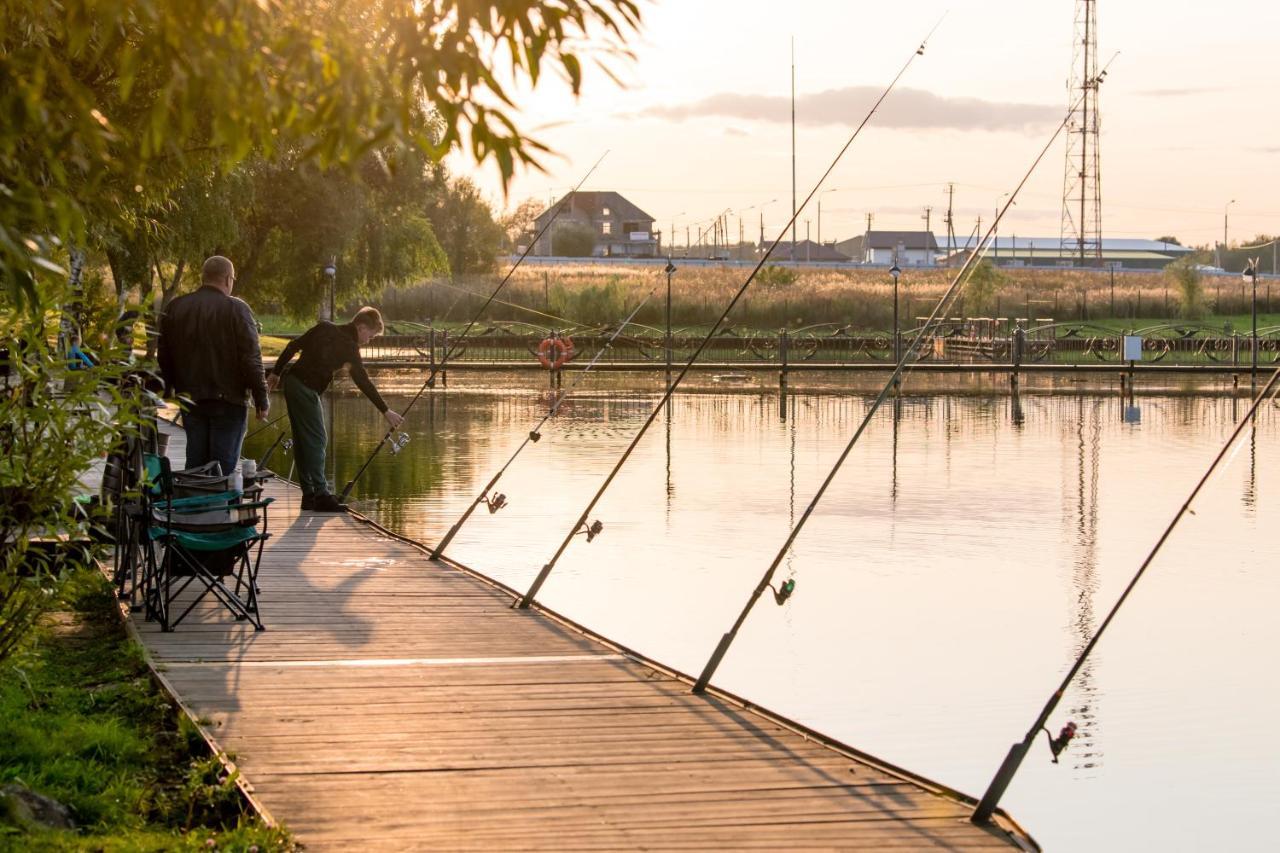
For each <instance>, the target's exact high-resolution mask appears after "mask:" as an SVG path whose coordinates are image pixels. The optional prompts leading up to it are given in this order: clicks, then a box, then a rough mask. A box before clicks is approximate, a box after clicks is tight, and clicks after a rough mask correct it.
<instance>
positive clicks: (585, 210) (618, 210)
mask: <svg viewBox="0 0 1280 853" xmlns="http://www.w3.org/2000/svg"><path fill="white" fill-rule="evenodd" d="M561 205H567V206H568V209H567V210H566V211H565V213H580V214H583V215H585V216H587V217H590V218H596V217H602V216H604V209H605V208H606V207H607V208H609V216H610V218H616V219H623V220H627V221H636V222H646V223H651V222H653V221H654V219H653V217H652V216H650V215H649V214H647V213H645V212H644V211H643V210H641V209H640V208H638V207H636V206H635V205H634V204H632V203H631V202H629V201H627V199H626V198H624V197H623V196H622V195H621V194H620V193H616V192H614V191H613V190H592V191H590V192H582V191H579V192H571V193H569V194H568V195H566V196H565V197H564V198H562V199H560V200H559V201H557V202H556V203H555V204H553V205H551V206H550V207H548V208H547V209H546V210H544V211H542V213H540V214H539V215H538V218H537V220H535V221H536V222H537V224H538V226H539V227H541V226H542V225H543V224H545V221H546V218H547V217H548V216H551V215H552V213H553V212H554V211H555V210H556V208H557V207H560V206H561ZM562 215H563V214H562Z"/></svg>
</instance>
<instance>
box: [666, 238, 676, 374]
mask: <svg viewBox="0 0 1280 853" xmlns="http://www.w3.org/2000/svg"><path fill="white" fill-rule="evenodd" d="M675 271H676V265H675V264H673V263H671V257H670V256H668V257H667V269H666V273H667V340H666V350H667V381H668V382H670V381H671V275H672V273H674V272H675Z"/></svg>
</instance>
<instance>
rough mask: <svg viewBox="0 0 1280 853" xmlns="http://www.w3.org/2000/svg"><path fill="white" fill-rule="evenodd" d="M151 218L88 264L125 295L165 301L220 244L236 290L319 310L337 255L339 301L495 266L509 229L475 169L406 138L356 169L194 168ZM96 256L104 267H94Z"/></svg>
mask: <svg viewBox="0 0 1280 853" xmlns="http://www.w3.org/2000/svg"><path fill="white" fill-rule="evenodd" d="M146 218H147V220H148V221H149V224H150V227H147V228H131V229H129V230H120V231H112V230H108V231H105V232H103V233H101V240H100V242H99V243H98V245H97V246H92V247H90V248H91V251H90V257H89V265H88V266H89V268H90V269H91V270H92V269H94V268H95V266H97V267H98V268H100V269H103V270H104V271H105V272H106V273H107V275H109V278H110V282H109V286H110V288H111V289H112V290H113V291H114V293H115V295H116V296H117V299H118V301H119V303H120V304H121V306H123V305H124V304H125V302H126V301H132V300H137V301H139V302H142V303H148V302H150V301H151V298H152V297H154V298H155V301H154V306H155V307H156V308H162V307H163V305H165V304H167V303H168V301H169V300H171V299H172V298H173V297H174V296H175V295H177V294H178V293H180V292H182V291H183V290H186V289H190V288H192V287H195V286H196V285H197V283H198V281H199V274H200V265H201V263H202V261H203V259H204V258H205V257H207V256H209V255H212V254H221V255H226V256H227V257H229V258H231V259H232V261H233V262H234V263H235V264H236V292H237V295H239V296H243V297H245V298H246V299H249V300H250V301H251V302H253V304H254V305H255V306H261V307H262V308H263V309H265V310H271V311H273V312H275V313H283V314H287V315H290V316H294V317H303V316H314V315H315V313H316V311H317V309H318V308H319V306H320V303H321V300H322V298H323V295H324V294H326V293H327V282H324V284H325V286H323V287H322V286H321V284H322V282H321V280H320V277H321V272H320V270H321V268H322V267H323V266H325V264H327V263H328V262H329V261H330V260H335V261H336V268H337V275H336V279H335V283H336V288H337V298H338V300H339V302H340V303H343V302H350V301H358V300H360V299H364V298H367V297H370V296H373V295H376V294H377V293H379V292H381V291H382V289H383V288H385V287H387V286H388V285H395V284H401V283H406V282H411V281H416V280H419V279H421V278H422V277H425V276H431V275H439V274H450V273H452V274H471V273H480V272H487V271H489V270H490V269H491V268H492V267H493V265H494V259H495V257H496V254H497V252H498V251H499V250H500V248H501V240H502V236H503V234H502V229H501V227H500V226H499V225H498V223H497V222H496V221H495V220H494V216H493V212H492V210H491V209H490V207H489V205H488V203H487V202H486V201H485V200H484V199H483V198H482V197H481V195H480V193H479V191H478V190H477V188H476V186H475V185H474V184H473V183H472V182H471V181H470V180H469V179H467V178H458V177H451V176H450V175H449V174H448V172H447V170H446V169H445V167H444V165H443V164H440V163H437V162H435V161H433V160H431V159H429V158H428V157H426V156H425V155H424V154H422V153H421V152H418V151H415V150H412V149H406V148H404V147H398V148H386V149H375V150H373V151H370V152H367V153H366V154H364V155H363V157H362V158H361V159H360V161H359V162H358V163H357V164H356V165H355V166H354V167H353V168H339V167H333V168H327V169H326V168H322V167H320V166H318V165H316V164H315V163H313V162H309V161H307V160H305V159H302V158H301V157H299V156H298V155H297V154H296V153H294V152H289V153H287V154H285V155H284V156H281V157H277V158H274V159H272V160H267V159H265V158H262V157H255V158H251V159H249V160H247V161H246V162H244V163H242V164H240V165H238V166H236V167H234V168H232V169H228V170H222V169H220V168H217V167H216V165H214V164H210V168H207V169H205V170H202V171H199V172H197V173H195V174H191V175H188V176H187V177H185V178H184V179H183V180H182V181H181V182H180V183H179V184H178V185H177V186H176V187H175V188H174V190H173V191H172V193H170V194H168V195H167V196H166V197H164V198H163V199H161V200H160V202H159V203H158V204H157V205H156V206H155V208H154V209H152V210H150V211H147V217H146ZM95 260H99V261H100V262H101V263H100V266H99V265H95V263H94V262H95Z"/></svg>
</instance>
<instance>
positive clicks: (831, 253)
mask: <svg viewBox="0 0 1280 853" xmlns="http://www.w3.org/2000/svg"><path fill="white" fill-rule="evenodd" d="M770 257H771V258H773V259H774V260H777V261H789V260H791V241H790V240H783V241H781V242H780V243H778V247H777V248H776V249H774V250H773V254H772V255H771V256H770ZM796 260H797V261H837V262H839V261H848V260H851V258H850V257H849V256H848V255H845V254H841V253H840V252H837V251H836V250H835V249H833V248H831V246H827V245H822V244H820V243H815V242H813V241H812V240H800V241H798V242H797V243H796Z"/></svg>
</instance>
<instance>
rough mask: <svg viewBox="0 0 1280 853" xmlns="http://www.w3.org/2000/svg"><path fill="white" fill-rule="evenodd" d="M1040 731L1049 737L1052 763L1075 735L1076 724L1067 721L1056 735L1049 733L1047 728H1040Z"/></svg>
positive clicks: (1056, 761)
mask: <svg viewBox="0 0 1280 853" xmlns="http://www.w3.org/2000/svg"><path fill="white" fill-rule="evenodd" d="M1041 731H1043V732H1044V736H1045V737H1047V738H1048V739H1049V751H1050V752H1052V753H1053V763H1054V764H1057V763H1058V756H1059V755H1061V754H1062V751H1063V750H1064V749H1066V748H1067V746H1069V745H1070V743H1071V741H1072V739H1073V738H1074V737H1075V736H1076V724H1075V723H1073V722H1070V721H1068V722H1067V724H1066V725H1065V726H1063V727H1062V730H1061V731H1060V732H1058V736H1057V737H1054V736H1053V735H1051V734H1049V730H1048V729H1045V728H1042V729H1041Z"/></svg>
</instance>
